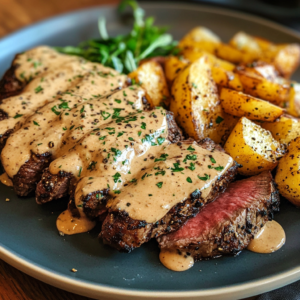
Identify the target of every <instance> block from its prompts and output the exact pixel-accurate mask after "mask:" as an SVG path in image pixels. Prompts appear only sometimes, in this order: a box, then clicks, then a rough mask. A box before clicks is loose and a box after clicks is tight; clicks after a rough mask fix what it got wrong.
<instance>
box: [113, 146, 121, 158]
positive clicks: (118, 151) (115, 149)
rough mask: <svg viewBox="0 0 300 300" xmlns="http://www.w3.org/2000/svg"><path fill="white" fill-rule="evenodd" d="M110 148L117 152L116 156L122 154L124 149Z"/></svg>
mask: <svg viewBox="0 0 300 300" xmlns="http://www.w3.org/2000/svg"><path fill="white" fill-rule="evenodd" d="M110 150H111V151H112V152H113V153H114V154H115V156H120V155H121V154H122V151H121V150H119V149H117V148H110Z"/></svg>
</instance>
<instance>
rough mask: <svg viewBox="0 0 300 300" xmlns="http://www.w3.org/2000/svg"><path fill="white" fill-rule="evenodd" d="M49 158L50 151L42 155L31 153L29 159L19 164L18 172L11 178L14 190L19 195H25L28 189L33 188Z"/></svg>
mask: <svg viewBox="0 0 300 300" xmlns="http://www.w3.org/2000/svg"><path fill="white" fill-rule="evenodd" d="M50 159H51V154H50V153H45V154H43V155H37V154H34V153H32V155H31V157H30V159H29V160H28V161H27V162H26V163H25V164H24V165H22V166H21V168H20V170H19V172H18V173H17V174H16V175H15V176H14V177H13V178H12V182H13V187H14V191H15V192H16V193H17V194H18V195H19V196H27V195H28V194H29V192H30V191H32V190H34V188H35V186H36V184H37V182H38V181H39V180H40V178H41V175H42V172H43V170H44V169H45V168H46V167H47V166H48V165H49V162H50ZM28 191H29V192H28Z"/></svg>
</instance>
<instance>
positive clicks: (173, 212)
mask: <svg viewBox="0 0 300 300" xmlns="http://www.w3.org/2000/svg"><path fill="white" fill-rule="evenodd" d="M188 143H189V144H191V142H188ZM179 144H180V146H181V144H183V143H181V142H180V143H179ZM193 145H195V144H193ZM205 146H207V147H208V148H209V149H211V148H212V146H216V145H213V142H212V141H210V140H208V139H207V140H206V141H205V142H204V143H203V147H205ZM213 148H215V147H213ZM179 154H180V153H179ZM237 168H238V166H237V164H236V163H235V162H233V163H232V165H231V166H229V167H228V169H227V170H226V171H225V172H224V174H222V176H217V177H216V178H215V181H214V182H213V183H211V190H210V192H209V193H208V195H207V196H206V197H201V192H200V191H199V190H197V189H196V190H195V191H194V192H192V193H191V194H190V196H189V197H188V198H187V199H185V200H183V201H181V202H179V203H177V204H176V205H174V206H173V207H172V208H171V209H170V210H169V211H168V212H167V213H166V214H165V215H164V217H163V218H161V219H160V220H158V221H157V222H155V223H147V222H146V221H144V220H134V219H132V218H131V217H130V216H129V215H128V213H127V212H126V211H124V210H117V209H114V210H112V209H109V211H108V215H107V217H106V219H105V220H104V222H103V225H102V231H101V233H100V237H101V238H102V239H103V241H104V243H106V244H109V245H111V246H113V247H115V248H116V249H118V250H120V251H124V252H131V251H132V250H133V249H134V248H137V247H140V246H141V245H142V244H143V243H145V242H147V241H149V240H150V239H151V238H154V237H159V236H161V235H163V234H166V233H170V232H173V231H176V230H178V229H179V228H180V227H181V226H182V225H183V224H184V223H185V222H186V221H187V220H188V219H189V218H192V217H194V216H196V215H197V214H198V212H199V211H200V210H201V209H202V207H203V206H204V205H205V204H206V203H209V202H212V201H213V200H214V199H215V198H216V197H217V196H218V195H219V194H220V193H222V192H223V191H224V190H225V189H226V188H227V186H228V184H229V183H230V182H231V181H233V180H234V178H235V175H236V173H237ZM202 171H203V170H202ZM202 180H203V179H202ZM195 188H196V186H195ZM121 194H122V193H121Z"/></svg>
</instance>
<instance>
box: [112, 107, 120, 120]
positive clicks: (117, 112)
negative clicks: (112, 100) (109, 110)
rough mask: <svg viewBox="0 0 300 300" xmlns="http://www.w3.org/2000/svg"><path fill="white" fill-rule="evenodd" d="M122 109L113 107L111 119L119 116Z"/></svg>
mask: <svg viewBox="0 0 300 300" xmlns="http://www.w3.org/2000/svg"><path fill="white" fill-rule="evenodd" d="M121 111H122V108H114V113H113V116H112V118H113V119H117V118H120V117H119V115H120V112H121ZM117 123H118V122H117Z"/></svg>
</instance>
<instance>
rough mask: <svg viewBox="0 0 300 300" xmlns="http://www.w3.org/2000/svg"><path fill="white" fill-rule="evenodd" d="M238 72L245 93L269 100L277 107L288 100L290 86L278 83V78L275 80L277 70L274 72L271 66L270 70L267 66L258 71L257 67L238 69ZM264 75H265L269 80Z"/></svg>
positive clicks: (259, 68)
mask: <svg viewBox="0 0 300 300" xmlns="http://www.w3.org/2000/svg"><path fill="white" fill-rule="evenodd" d="M236 72H237V74H238V75H239V78H240V81H241V83H242V84H243V87H244V93H246V94H249V95H252V96H254V97H258V98H261V99H263V100H268V101H270V102H272V103H274V104H277V105H282V104H283V103H284V102H285V101H287V100H288V98H289V92H290V86H289V85H288V84H280V83H279V82H276V78H274V73H275V70H274V69H273V70H272V66H269V68H268V67H267V66H265V67H258V68H257V69H256V68H255V67H254V68H248V67H238V68H237V70H236ZM262 74H265V75H266V76H267V78H265V77H264V76H263V75H262ZM271 78H272V79H271Z"/></svg>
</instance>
